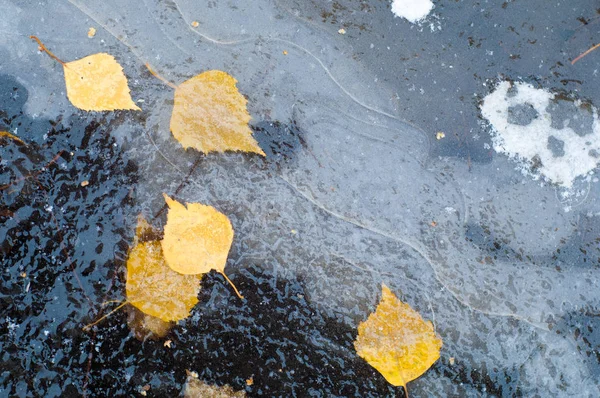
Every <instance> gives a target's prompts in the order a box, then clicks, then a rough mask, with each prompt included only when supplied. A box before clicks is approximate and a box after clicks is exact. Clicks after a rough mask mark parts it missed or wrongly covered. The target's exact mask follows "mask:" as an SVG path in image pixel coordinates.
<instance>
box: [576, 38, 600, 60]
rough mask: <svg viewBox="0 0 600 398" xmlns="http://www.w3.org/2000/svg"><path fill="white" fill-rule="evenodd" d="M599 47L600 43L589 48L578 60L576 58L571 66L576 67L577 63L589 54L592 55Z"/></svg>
mask: <svg viewBox="0 0 600 398" xmlns="http://www.w3.org/2000/svg"><path fill="white" fill-rule="evenodd" d="M599 47H600V43H598V44H596V45H595V46H592V47H590V48H588V49H587V50H586V51H585V52H583V53H582V54H580V55H579V56H578V57H577V58H575V59H574V60H573V61H571V65H575V62H577V61H579V60H580V59H581V58H583V57H585V56H586V55H588V54H589V53H591V52H592V51H594V50H595V49H597V48H599Z"/></svg>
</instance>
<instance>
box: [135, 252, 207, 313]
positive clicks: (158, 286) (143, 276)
mask: <svg viewBox="0 0 600 398" xmlns="http://www.w3.org/2000/svg"><path fill="white" fill-rule="evenodd" d="M200 279H201V275H182V274H180V273H178V272H175V271H173V270H172V269H171V268H170V267H169V266H167V264H166V263H165V259H164V256H163V253H162V248H161V244H160V242H159V241H149V242H140V243H138V244H137V245H135V247H134V248H133V250H131V252H130V253H129V258H128V259H127V285H126V291H127V302H129V303H130V304H132V305H134V306H135V307H137V308H138V309H140V310H141V311H143V312H144V313H146V314H148V315H152V316H154V317H157V318H160V319H162V320H163V321H165V322H169V321H178V320H180V319H184V318H187V317H188V316H189V314H190V310H191V309H192V308H193V307H194V306H195V305H196V304H197V303H198V292H199V291H200Z"/></svg>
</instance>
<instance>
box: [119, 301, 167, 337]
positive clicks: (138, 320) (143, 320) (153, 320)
mask: <svg viewBox="0 0 600 398" xmlns="http://www.w3.org/2000/svg"><path fill="white" fill-rule="evenodd" d="M173 325H174V323H173V322H165V321H163V320H162V319H160V318H157V317H155V316H152V315H148V314H145V313H143V312H142V311H140V310H139V309H137V308H136V307H134V306H133V305H128V306H127V326H129V329H130V330H131V332H132V333H133V335H134V336H135V338H136V339H138V340H140V341H144V340H146V339H150V340H157V339H161V338H163V337H165V336H166V335H167V333H169V330H171V328H172V327H173Z"/></svg>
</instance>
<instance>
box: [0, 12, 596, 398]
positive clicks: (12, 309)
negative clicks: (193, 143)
mask: <svg viewBox="0 0 600 398" xmlns="http://www.w3.org/2000/svg"><path fill="white" fill-rule="evenodd" d="M22 3H23V4H16V3H15V2H12V1H8V0H0V5H2V9H3V12H4V17H3V18H0V28H2V31H3V32H13V33H11V34H6V35H0V55H2V57H3V58H2V59H5V60H6V62H3V64H2V73H3V76H1V78H0V83H1V85H2V86H1V88H2V90H0V94H1V95H3V97H1V98H2V111H3V112H5V113H6V117H3V119H2V123H4V125H2V126H0V129H1V130H6V131H10V132H11V133H14V134H16V135H18V136H19V138H20V139H22V140H24V141H26V142H27V143H28V144H29V146H28V147H27V148H24V147H22V146H18V145H16V144H14V143H8V144H6V143H2V144H3V146H2V147H1V148H0V149H1V150H2V162H1V163H0V166H1V167H2V174H0V176H1V177H2V178H3V180H2V181H1V184H8V183H9V182H10V181H11V180H15V179H18V180H19V184H15V186H14V189H11V190H3V191H1V192H0V195H2V197H1V198H2V200H3V204H4V205H5V206H6V207H7V208H6V209H5V208H2V209H0V216H1V217H2V219H1V220H2V223H0V237H1V239H2V242H1V243H2V245H1V246H0V247H1V249H2V252H1V253H0V254H1V255H2V256H3V257H2V261H4V259H5V258H8V259H9V260H8V264H6V265H5V266H4V269H3V273H2V278H3V280H2V290H1V296H0V297H1V298H2V300H3V303H4V305H3V306H2V309H1V312H0V325H1V326H2V328H3V329H2V330H3V331H5V333H1V334H0V347H1V348H2V350H3V352H4V353H6V355H5V356H4V357H3V358H4V359H3V363H2V364H3V366H4V367H5V368H6V369H8V371H7V372H5V373H2V375H0V377H3V378H2V379H0V380H1V382H2V384H1V386H0V388H1V390H0V395H8V396H32V395H34V396H38V395H39V396H49V397H51V396H61V395H62V396H65V395H69V394H70V395H73V396H77V395H82V394H83V393H86V392H87V394H88V396H106V395H113V396H134V395H137V394H139V391H144V392H146V390H140V389H141V388H142V387H146V386H147V385H149V386H151V389H150V390H149V391H148V396H178V394H179V393H180V392H181V390H182V383H183V381H184V380H185V377H186V370H193V371H195V372H197V373H198V374H199V377H200V378H201V379H202V380H204V381H207V382H210V383H213V384H215V383H216V384H230V385H232V386H233V387H234V388H235V389H236V390H245V391H246V393H247V394H248V395H249V396H290V397H293V396H299V397H302V396H348V397H350V396H357V397H382V396H394V395H398V396H400V394H402V393H401V389H398V388H394V387H392V386H391V385H389V383H387V382H386V381H385V380H384V379H383V378H382V377H381V376H380V375H378V374H377V373H376V372H374V371H373V370H372V369H370V368H369V367H368V366H367V365H366V364H365V363H364V361H361V360H360V359H359V358H357V356H356V352H355V350H354V348H353V346H352V341H353V339H354V337H355V335H356V326H357V325H358V324H359V322H361V321H362V320H364V319H366V317H367V316H368V314H369V313H370V312H371V311H372V310H373V309H374V307H375V305H376V304H377V302H378V298H379V297H378V296H379V292H380V291H381V284H382V283H385V284H386V286H389V287H390V289H391V290H392V291H393V292H394V293H395V294H397V295H398V296H399V297H401V298H402V300H403V301H405V302H407V303H409V304H410V305H411V306H412V307H413V308H416V309H418V310H419V312H420V313H421V314H422V315H423V317H424V318H426V319H429V320H432V321H433V322H434V324H435V327H436V331H437V332H438V333H439V334H440V336H441V337H442V340H443V341H444V346H443V350H442V356H441V359H440V360H439V361H438V362H437V363H436V364H435V365H434V366H433V367H432V368H431V369H430V370H429V371H428V372H427V373H426V374H424V375H423V376H422V377H421V378H419V379H418V380H416V381H414V382H413V383H412V384H411V385H409V389H410V390H411V395H412V396H440V397H443V396H465V397H478V396H490V395H496V396H518V395H519V394H522V395H525V396H535V395H539V396H561V394H563V395H570V396H579V395H585V394H587V395H589V396H600V389H599V388H598V385H597V382H596V380H597V375H598V373H599V372H598V370H599V367H598V365H597V363H596V362H594V361H595V354H594V350H597V346H598V344H597V342H598V341H599V340H600V338H599V337H598V336H597V331H596V330H597V327H596V326H595V325H596V324H597V320H596V319H597V318H598V317H597V312H598V307H599V304H600V289H599V287H598V279H599V273H598V258H599V257H600V252H599V248H598V243H597V241H596V239H597V237H598V236H599V234H600V223H599V222H598V216H600V204H599V203H598V201H597V199H596V198H597V197H599V196H600V195H599V192H598V191H599V189H598V184H597V183H596V182H594V178H593V177H591V178H589V179H586V178H585V177H586V176H587V175H588V174H589V173H590V172H591V171H592V169H593V167H595V164H596V162H595V161H594V160H593V159H594V150H595V148H597V142H598V138H597V137H598V128H597V123H598V121H597V111H596V109H595V108H594V107H586V106H584V105H583V104H579V103H577V102H573V101H559V98H558V96H553V95H552V94H550V93H548V92H546V91H544V90H536V89H534V88H532V87H530V86H527V85H525V84H522V83H518V84H516V85H515V86H514V87H513V88H511V87H510V85H508V84H507V83H501V84H500V85H499V86H498V88H497V89H496V90H495V91H493V92H492V93H491V94H490V97H487V98H486V100H485V101H484V105H483V109H482V113H483V114H484V116H485V117H486V118H488V120H489V121H490V123H491V125H492V127H493V128H494V129H495V133H494V134H495V136H494V141H493V145H494V148H495V149H496V151H498V152H499V153H498V154H495V153H492V152H493V151H492V150H491V149H490V153H492V154H491V155H490V157H489V163H477V164H473V165H472V167H468V165H467V162H466V160H465V159H460V158H439V157H438V156H432V155H431V153H432V148H431V147H432V143H431V141H433V142H434V144H435V138H433V139H431V138H432V137H435V132H427V133H426V132H424V131H422V130H421V129H420V128H419V127H418V126H413V125H410V124H408V123H406V122H404V121H403V118H404V115H403V114H402V113H401V111H399V109H401V108H402V106H406V104H398V102H397V101H396V99H397V97H396V96H395V92H394V90H395V89H394V88H393V87H390V86H388V85H387V84H388V83H387V82H385V81H384V80H382V79H377V78H376V77H375V75H374V74H373V73H372V71H370V70H367V69H366V68H365V66H364V65H363V64H362V63H361V62H359V61H357V60H356V59H355V57H354V54H353V48H352V45H351V44H349V41H348V40H349V37H350V33H349V34H347V35H339V34H337V33H334V34H333V35H329V34H327V32H326V31H323V30H322V29H318V28H315V22H314V20H313V21H310V20H306V19H303V18H301V17H300V16H298V14H297V13H296V11H295V8H294V7H296V2H293V1H277V2H272V1H267V0H264V1H263V0H256V1H252V2H238V4H236V5H235V6H231V5H229V4H225V3H223V4H221V3H215V2H212V1H210V2H198V1H192V0H176V1H169V2H162V1H157V0H145V1H144V2H143V6H140V5H139V4H137V3H135V4H134V3H130V2H122V1H118V0H107V1H102V2H90V1H82V0H70V1H68V2H64V1H63V2H58V1H57V2H52V3H51V4H49V5H46V6H45V7H39V6H38V5H37V4H35V5H28V4H27V2H22ZM401 3H404V5H406V6H407V7H408V8H404V11H406V10H412V11H411V13H408V14H404V15H402V14H398V15H401V16H404V17H406V18H407V19H408V20H411V21H418V20H419V19H420V18H423V17H424V16H425V15H427V13H428V12H429V11H430V10H431V7H432V3H431V2H428V1H425V2H396V5H400V4H401ZM463 3H465V2H459V3H453V5H454V6H456V7H463V6H464V4H463ZM513 3H514V2H513ZM513 3H510V4H511V5H512V4H513ZM387 5H388V3H385V6H386V7H385V8H382V10H381V15H385V16H386V17H387V18H388V19H389V21H393V16H392V15H391V14H390V13H389V9H388V8H387ZM416 5H419V7H418V8H411V7H414V6H416ZM499 7H500V6H499ZM394 9H396V8H394ZM499 9H500V10H502V8H499ZM404 11H403V12H404ZM399 12H400V11H399ZM457 12H458V11H457ZM475 12H476V13H475V14H474V15H479V6H478V7H477V9H476V10H475ZM50 15H55V16H58V17H56V18H50V17H49V16H50ZM42 19H43V20H44V23H40V21H41V20H42ZM337 23H342V22H339V21H338V22H336V26H335V30H334V32H337V29H338V26H337ZM468 23H470V21H469V22H468ZM494 23H495V22H494ZM399 25H404V26H408V27H409V28H410V27H411V26H410V25H409V24H406V23H403V24H399ZM92 26H93V27H95V28H96V29H97V33H96V36H94V37H93V38H88V37H87V32H88V30H89V28H90V27H92ZM414 30H416V29H414ZM418 33H419V34H423V35H429V34H432V33H431V32H418ZM31 34H36V35H37V36H39V37H40V38H41V39H42V40H44V42H45V43H46V44H47V46H48V47H49V48H50V49H51V50H52V51H53V52H54V53H55V54H57V55H59V56H60V58H62V59H64V60H66V61H71V60H74V59H78V58H81V57H84V56H87V55H90V54H94V53H97V52H107V53H110V54H111V55H113V56H115V58H116V59H118V61H119V62H120V64H122V66H123V69H124V73H125V74H126V75H127V77H128V80H129V82H130V86H131V92H132V97H133V99H134V101H136V103H137V104H139V106H140V108H142V109H143V111H142V112H138V113H136V114H134V115H132V114H130V113H127V112H115V113H108V114H104V113H102V114H100V113H84V112H78V111H77V110H76V109H74V108H73V107H72V106H71V104H70V103H69V102H68V100H67V98H66V95H65V94H64V91H65V89H64V77H63V74H62V67H61V65H60V64H58V63H57V62H55V61H54V60H52V59H50V58H49V57H48V56H46V55H45V54H39V53H38V51H37V50H36V44H35V43H33V42H32V41H31V40H30V39H29V35H31ZM361 34H364V35H369V34H371V35H372V37H370V38H369V41H373V42H375V43H379V42H378V40H380V39H381V38H380V37H378V36H376V35H375V34H373V33H371V32H369V30H368V29H367V30H365V31H364V32H362V33H361ZM429 39H431V40H434V39H435V40H440V41H444V40H449V42H444V45H449V44H453V45H454V44H456V41H455V40H456V39H454V40H450V39H448V37H446V36H444V35H439V36H436V37H433V36H432V37H430V38H428V40H429ZM463 40H464V39H463ZM404 45H406V46H407V53H413V52H419V51H420V50H419V49H418V48H416V47H415V48H412V47H410V46H411V45H413V44H411V42H410V41H406V42H405V43H404ZM453 48H455V49H456V50H455V51H457V52H459V51H461V50H460V46H454V47H453ZM469 51H470V50H469ZM424 57H425V55H422V56H421V58H424ZM388 62H389V64H388ZM404 62H409V61H403V63H404ZM145 63H149V64H150V65H151V66H152V67H153V68H154V69H155V70H156V71H157V72H158V73H159V74H161V75H162V76H163V77H165V78H166V79H168V80H170V81H171V82H173V83H174V84H181V83H182V82H184V81H186V80H187V79H189V78H190V77H192V76H195V75H197V74H198V73H201V72H203V71H206V70H211V69H219V70H224V71H227V72H228V73H230V74H231V75H232V76H234V77H235V78H236V79H237V81H238V84H237V88H238V89H239V91H240V92H241V93H242V94H243V95H244V96H247V99H248V111H249V113H250V114H251V116H252V120H251V122H250V126H251V128H252V130H253V132H254V136H255V138H256V139H257V141H258V142H259V144H260V145H261V147H262V149H263V150H264V152H265V153H266V154H267V156H266V157H265V158H263V157H261V156H255V155H251V154H242V153H233V152H228V153H224V154H210V155H201V154H199V153H198V152H195V151H192V150H187V151H186V150H183V149H182V148H181V145H180V144H179V143H177V141H176V140H174V138H173V136H172V134H171V132H170V131H169V123H170V117H171V113H172V109H173V90H172V89H171V88H170V87H168V86H166V85H164V84H163V83H162V82H161V81H159V80H158V79H156V78H155V77H153V76H152V75H151V74H150V73H149V72H148V70H147V68H146V67H145V66H144V64H145ZM383 63H384V64H385V65H384V66H387V65H392V66H393V67H396V66H398V65H400V64H399V63H397V59H395V58H394V60H387V61H385V62H383ZM398 68H399V73H402V68H401V67H399V66H398ZM454 70H455V71H457V73H459V72H460V73H462V72H461V70H460V68H455V69H454ZM418 72H419V73H421V72H423V73H427V72H428V69H427V68H425V70H423V71H421V70H419V71H418ZM464 73H465V75H457V79H467V78H470V76H471V75H472V74H473V72H472V71H468V72H464ZM496 73H497V71H495V70H494V72H493V73H491V72H489V71H483V73H481V74H482V75H486V76H490V74H491V75H492V76H494V75H495V74H496ZM467 75H468V76H467ZM465 76H467V77H465ZM432 87H433V86H432ZM428 90H429V87H428ZM482 90H483V89H482ZM2 93H4V94H2ZM478 94H482V95H485V94H488V93H487V92H485V93H481V92H478ZM416 95H420V94H416ZM399 105H401V106H399ZM408 106H410V104H408ZM472 111H473V113H477V111H478V109H477V107H476V106H475V105H473V106H472ZM422 112H427V108H426V107H423V109H422ZM473 124H474V125H467V126H450V127H456V128H464V129H467V130H469V129H473V133H474V134H475V133H477V134H481V135H482V136H483V135H485V134H486V133H487V131H485V129H484V128H481V127H480V126H477V125H476V123H473ZM530 124H532V126H529V125H530ZM534 127H535V128H534ZM475 130H477V131H475ZM448 131H450V130H448ZM446 135H447V138H446V140H449V139H450V138H451V134H449V133H448V132H447V134H446ZM482 141H483V140H482ZM588 142H589V143H588ZM479 143H481V144H482V145H483V143H482V142H481V141H480V142H479ZM61 151H64V153H65V154H64V156H58V157H57V158H56V161H55V163H56V165H54V163H52V164H51V165H50V166H48V167H46V165H48V164H49V163H50V162H51V161H52V159H54V158H55V157H56V155H57V153H62V152H61ZM67 154H68V155H67ZM505 154H506V155H505ZM563 158H564V159H563ZM513 159H519V162H521V164H522V165H523V166H522V167H521V168H523V169H525V168H527V169H528V170H529V169H531V168H534V171H533V172H531V173H532V175H533V174H535V172H537V173H538V174H541V175H543V176H545V178H547V179H548V180H549V181H551V182H553V183H555V184H548V183H543V184H542V183H540V181H536V180H534V179H533V178H531V176H530V175H529V174H527V175H523V174H522V173H521V172H520V171H519V170H515V162H514V160H513ZM566 159H568V162H571V163H573V164H572V166H573V168H574V170H573V169H569V170H565V167H564V166H565V164H566V163H567V160H566ZM534 166H535V167H534ZM31 170H34V171H37V170H42V171H41V172H40V173H39V176H38V179H39V180H40V181H39V182H40V185H41V186H40V185H38V184H34V181H30V179H28V178H21V177H23V176H27V175H28V173H29V172H30V171H31ZM528 173H529V171H528ZM584 179H585V180H586V181H585V182H586V191H585V192H584V194H582V195H580V196H579V199H580V200H578V202H577V206H576V207H575V206H573V210H572V211H571V212H565V211H564V203H563V201H562V200H561V195H562V193H563V192H562V191H561V190H562V189H570V188H569V187H570V186H571V187H572V188H574V187H577V186H579V185H578V182H579V181H580V180H584ZM83 181H87V182H88V184H89V185H87V184H86V185H85V186H83V185H81V183H82V182H83ZM557 186H558V188H557ZM163 193H167V194H170V195H174V196H176V197H177V199H178V200H179V201H185V202H198V203H203V204H208V205H211V206H213V207H215V208H216V209H218V210H219V211H220V212H222V213H224V214H226V215H227V216H228V218H229V219H230V220H231V223H232V225H233V228H234V231H235V234H234V242H233V244H232V248H231V251H230V253H229V258H228V263H227V267H226V270H225V272H226V273H227V275H228V276H229V277H230V278H231V279H232V280H233V281H234V282H235V283H236V285H237V286H238V287H239V288H240V290H241V292H242V293H243V295H244V296H245V297H246V300H245V301H241V300H239V299H237V297H235V296H234V295H232V292H231V290H230V288H229V287H228V286H227V285H226V284H224V283H223V282H224V281H223V279H222V277H221V276H220V275H218V274H211V275H209V276H207V277H206V278H205V279H204V280H203V282H202V289H201V291H200V294H199V299H200V302H199V303H198V305H197V306H196V307H195V308H194V310H193V311H192V315H191V316H190V317H189V318H187V319H185V320H182V321H180V322H179V323H178V324H177V325H175V326H174V328H173V330H172V332H171V333H170V334H169V336H168V337H167V339H168V340H170V341H171V343H169V344H170V346H165V345H164V343H165V341H150V340H146V341H139V340H138V339H137V338H136V336H134V335H133V333H132V332H131V331H130V329H129V327H128V325H127V323H128V321H129V319H128V317H127V314H126V313H125V312H118V313H116V314H114V315H112V316H111V317H110V318H109V319H107V320H105V321H104V322H102V323H100V324H99V325H98V326H97V329H96V333H95V334H92V333H85V332H83V331H82V329H81V328H82V326H83V325H85V324H87V323H90V322H91V321H92V320H93V319H94V317H95V315H96V314H97V311H98V308H101V307H102V305H103V303H105V302H107V301H109V300H117V301H119V300H123V299H124V295H125V277H124V269H123V268H124V260H125V259H126V258H127V254H128V251H129V248H130V246H131V243H132V240H133V235H134V230H135V225H136V221H137V220H136V217H137V215H138V214H139V213H143V214H144V215H145V216H146V217H147V218H148V219H152V220H153V222H154V223H156V224H157V226H159V227H160V226H161V223H164V214H163V215H162V216H161V214H160V209H161V208H162V206H163V204H164V199H163ZM575 196H577V195H575ZM155 215H156V217H155ZM57 231H63V234H64V235H63V236H62V237H61V235H60V234H58V233H57ZM3 265H4V264H3ZM107 308H108V307H107ZM594 322H596V323H594ZM581 325H586V327H582V326H581ZM588 325H592V326H590V327H587V326H588ZM574 328H579V329H577V332H574V331H573V330H574ZM588 353H589V354H588ZM248 380H253V382H252V383H248V382H247V381H248Z"/></svg>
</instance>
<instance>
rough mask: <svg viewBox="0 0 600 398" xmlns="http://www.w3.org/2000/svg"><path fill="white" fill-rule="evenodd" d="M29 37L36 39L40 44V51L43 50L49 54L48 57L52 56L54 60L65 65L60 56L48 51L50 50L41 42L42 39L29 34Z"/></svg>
mask: <svg viewBox="0 0 600 398" xmlns="http://www.w3.org/2000/svg"><path fill="white" fill-rule="evenodd" d="M29 38H30V39H33V40H35V41H37V44H38V45H39V46H40V49H41V50H42V51H44V52H45V53H46V54H48V55H49V56H50V58H52V59H53V60H55V61H56V62H58V63H60V64H61V65H62V66H66V65H65V63H64V62H63V61H62V60H61V59H60V58H58V57H57V56H56V55H54V54H52V53H51V52H50V50H48V49H47V48H46V46H45V45H44V43H42V41H41V40H40V39H38V38H37V36H33V35H31V36H29Z"/></svg>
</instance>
